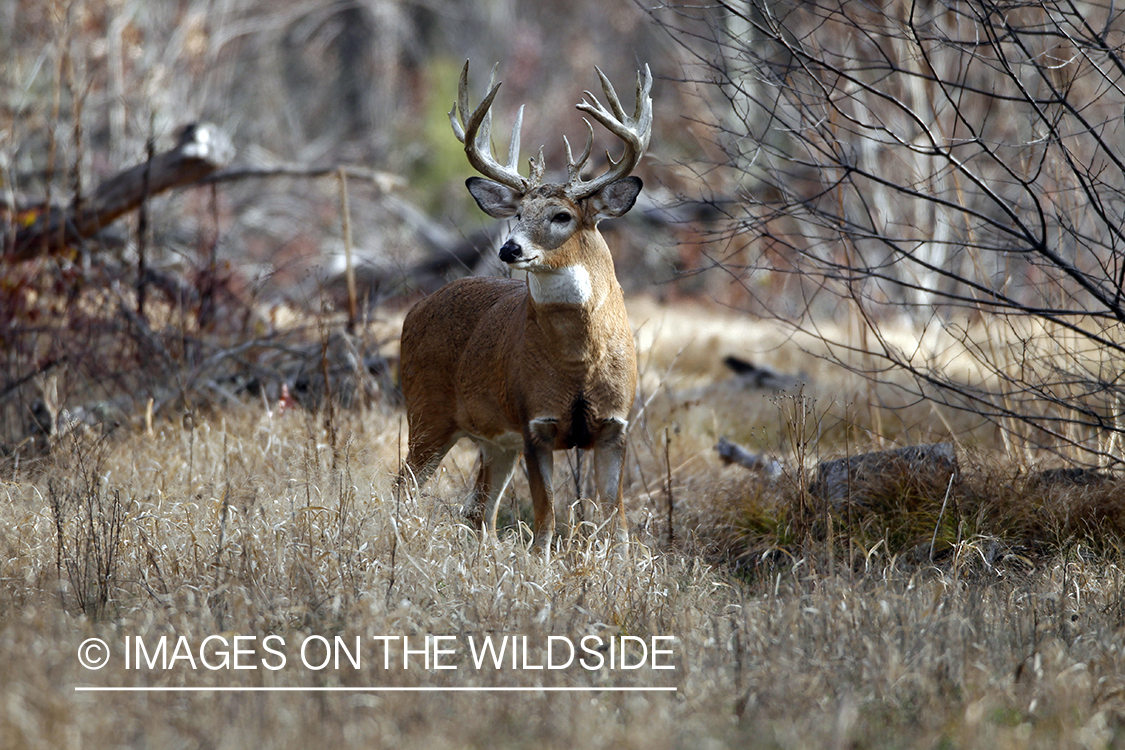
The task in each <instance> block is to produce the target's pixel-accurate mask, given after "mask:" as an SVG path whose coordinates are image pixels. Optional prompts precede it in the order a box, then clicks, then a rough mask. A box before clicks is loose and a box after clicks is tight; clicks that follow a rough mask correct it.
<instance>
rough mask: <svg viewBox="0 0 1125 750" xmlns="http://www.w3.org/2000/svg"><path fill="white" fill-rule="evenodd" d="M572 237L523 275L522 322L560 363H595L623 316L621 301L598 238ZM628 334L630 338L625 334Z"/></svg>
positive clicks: (608, 258) (610, 262)
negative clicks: (525, 321) (525, 299)
mask: <svg viewBox="0 0 1125 750" xmlns="http://www.w3.org/2000/svg"><path fill="white" fill-rule="evenodd" d="M594 235H595V236H593V237H589V238H587V237H575V238H574V239H573V240H572V241H571V243H568V244H573V245H574V247H573V248H569V247H566V248H561V249H560V250H565V251H566V252H559V253H556V254H555V255H554V256H553V257H552V259H551V260H552V262H551V264H550V265H549V266H540V267H538V268H536V269H534V270H531V271H530V272H529V273H528V279H527V283H528V292H529V293H528V318H529V320H530V321H532V322H533V324H534V325H535V327H536V328H537V329H538V330H539V331H540V332H541V333H542V335H543V337H544V339H545V341H544V343H545V344H546V345H547V346H549V347H550V348H551V351H553V352H554V354H555V356H556V357H558V358H559V359H561V360H568V361H582V362H585V363H587V364H589V363H591V362H594V361H597V360H600V359H601V358H602V356H604V353H605V349H606V347H607V346H608V345H609V342H610V341H611V340H613V338H614V336H613V333H614V332H615V327H620V325H621V320H623V319H625V318H624V310H625V305H624V297H623V296H622V293H621V285H620V284H618V283H617V277H616V275H614V270H613V258H612V256H610V254H609V248H608V247H607V246H606V245H605V241H604V240H602V238H601V235H600V234H597V233H594ZM630 335H631V334H630Z"/></svg>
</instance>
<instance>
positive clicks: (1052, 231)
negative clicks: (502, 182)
mask: <svg viewBox="0 0 1125 750" xmlns="http://www.w3.org/2000/svg"><path fill="white" fill-rule="evenodd" d="M1122 34H1123V31H1122V24H1121V22H1120V20H1119V15H1118V11H1117V10H1116V9H1115V7H1114V6H1112V5H1099V4H1097V3H1080V4H1074V3H1054V2H1048V1H1046V0H1043V1H1041V2H1035V3H1028V4H1021V5H1020V6H1019V7H1014V6H1010V5H1009V4H1004V3H999V2H991V0H989V1H983V0H972V1H971V2H964V3H951V4H940V3H908V2H903V1H899V0H896V1H895V2H890V3H887V4H885V5H883V6H880V7H875V6H868V5H861V4H855V3H847V2H824V3H815V4H807V3H788V2H764V1H762V0H751V1H749V2H735V3H718V4H715V5H713V6H709V7H707V8H699V7H696V6H689V5H676V4H671V5H662V6H659V7H655V8H647V7H645V6H643V5H641V4H633V3H599V2H588V1H587V0H578V1H576V2H571V3H566V4H559V3H538V2H522V1H519V0H477V1H475V2H445V1H443V0H426V1H425V2H421V1H420V2H409V1H405V0H337V1H335V2H307V3H306V2H274V3H269V4H266V3H257V2H248V1H247V2H205V1H203V0H185V1H184V2H175V3H142V2H130V1H128V0H121V1H119V2H98V1H95V0H91V1H88V2H86V1H82V0H73V1H72V2H62V1H59V2H45V3H38V2H34V3H33V2H27V1H25V0H2V1H0V50H2V52H0V54H2V55H3V62H2V65H0V76H2V77H3V78H2V84H3V85H2V90H3V100H2V101H0V185H2V188H3V193H2V194H0V210H2V214H0V218H2V219H3V222H4V227H3V229H4V258H5V261H6V262H5V263H4V266H3V268H2V269H0V283H2V284H3V287H4V295H3V302H2V303H0V317H2V322H3V329H2V333H0V336H2V337H3V352H4V357H5V359H6V362H5V369H6V375H5V381H4V383H3V384H2V387H3V394H2V396H3V403H2V407H3V408H2V409H0V431H2V432H3V439H4V440H5V442H7V443H13V442H18V441H19V440H20V439H21V438H23V437H25V436H26V435H27V430H28V428H27V424H28V415H29V414H33V415H34V414H36V410H37V409H38V412H46V413H51V412H53V411H57V409H55V408H50V407H51V404H52V403H54V404H55V406H57V405H58V404H59V403H61V402H69V403H72V404H74V403H80V404H83V405H87V404H91V403H94V402H96V403H97V404H98V405H97V407H96V409H99V410H101V411H102V412H114V411H124V412H127V413H130V414H136V413H137V402H138V400H140V401H141V402H143V401H145V400H147V399H151V406H150V407H149V409H150V411H151V412H155V413H156V414H169V415H174V414H178V413H180V412H182V411H184V410H187V411H190V410H191V409H193V408H195V407H196V406H199V405H202V404H206V403H213V402H215V401H216V400H217V401H220V402H221V401H223V400H226V399H232V398H234V399H238V398H242V397H243V396H244V395H246V394H247V393H248V394H249V395H251V396H257V395H259V394H261V395H264V396H265V397H266V398H268V399H271V400H272V399H276V398H280V397H281V392H282V391H281V389H282V386H285V387H286V388H291V389H292V390H293V391H294V392H295V393H296V394H297V397H298V398H299V399H300V400H303V401H306V402H307V403H308V405H310V406H314V407H315V406H317V405H319V404H322V403H327V402H330V401H337V402H343V403H345V404H347V403H352V402H354V401H356V400H357V399H359V400H363V401H365V402H369V401H370V400H371V399H372V398H375V397H376V396H377V395H378V394H379V393H390V392H391V391H393V386H392V385H391V383H392V382H393V378H394V375H393V370H394V367H393V357H394V346H395V338H396V336H397V328H396V325H397V323H396V320H397V318H396V317H395V316H396V315H398V314H400V313H401V311H402V310H403V309H404V308H405V307H406V306H407V305H408V303H410V302H411V301H413V300H414V299H417V298H418V296H420V295H421V294H424V293H426V292H428V291H432V290H433V289H434V288H436V287H437V286H439V285H440V284H442V283H444V282H445V281H447V280H448V279H450V278H452V277H454V276H457V275H462V274H465V273H490V274H494V273H503V272H504V269H503V268H500V264H498V263H497V261H496V260H495V258H494V252H493V247H494V245H495V238H496V234H497V233H498V231H499V228H498V227H497V226H496V225H495V224H494V223H493V222H490V221H488V220H487V219H486V217H484V216H483V215H482V214H481V213H480V212H479V210H477V208H476V207H475V206H474V205H473V204H472V201H471V199H470V198H469V196H468V194H467V192H466V191H465V189H464V187H463V180H464V178H465V177H466V176H468V175H469V174H470V173H471V170H470V168H469V166H468V164H467V162H466V160H465V158H464V154H463V152H462V149H461V146H460V144H458V143H457V142H456V140H455V139H454V138H453V137H452V134H451V132H450V128H449V123H448V118H447V114H446V113H447V112H448V110H449V108H450V106H451V104H452V102H453V99H454V94H455V89H456V83H457V76H458V73H459V69H460V67H461V65H462V64H463V62H464V60H466V59H469V60H471V65H470V69H471V70H470V81H471V86H472V90H473V96H474V98H476V97H479V96H480V95H481V94H482V93H483V91H484V89H485V83H486V81H487V76H488V71H489V69H490V67H491V66H492V64H493V63H498V66H499V68H498V70H499V73H498V75H499V78H500V79H502V80H503V81H504V86H503V88H502V90H501V93H500V96H499V98H498V103H497V105H496V106H495V107H494V110H495V113H496V116H497V118H498V121H499V122H498V127H497V131H498V132H499V131H501V130H502V129H503V128H505V127H506V126H507V124H509V123H510V122H511V121H512V117H513V116H514V114H515V111H516V109H517V108H518V107H519V106H520V105H521V104H526V105H527V107H528V108H527V113H526V117H525V121H524V133H525V137H524V143H525V146H527V147H528V152H527V154H525V157H524V158H526V156H527V155H529V154H530V153H532V151H531V149H533V148H537V147H538V146H539V144H543V145H544V146H545V148H546V154H547V160H548V164H549V165H552V166H553V167H554V168H556V169H557V168H558V167H559V166H560V165H561V164H563V163H564V162H563V151H562V149H563V140H562V136H563V135H567V136H568V137H570V138H571V139H572V140H574V139H579V138H581V135H582V130H583V127H584V126H583V125H582V123H581V119H580V118H579V116H578V114H577V113H576V112H575V111H574V105H575V104H576V103H577V102H578V101H579V100H580V99H581V96H582V91H583V90H584V89H594V88H597V87H596V76H595V74H594V67H595V66H599V67H601V69H602V70H604V71H605V72H606V74H607V75H608V76H609V78H610V79H611V80H612V81H613V82H614V83H615V85H616V87H617V89H618V91H619V93H620V94H621V96H622V98H623V99H624V101H625V104H626V107H629V106H631V102H632V90H631V89H632V80H633V77H634V76H635V74H636V71H637V69H638V68H640V67H641V66H642V65H644V64H648V65H650V66H651V68H652V71H653V74H654V76H655V79H656V84H655V86H654V89H653V100H654V105H655V125H654V132H653V137H652V145H651V147H650V151H649V153H648V155H647V156H646V157H645V159H644V160H643V162H642V164H641V167H640V169H639V174H640V175H641V176H642V177H643V178H644V180H645V184H646V190H645V193H644V197H643V200H642V202H641V203H640V204H639V205H638V207H637V209H636V210H634V211H633V212H631V214H629V215H628V216H627V217H626V218H624V219H623V220H621V221H618V222H612V223H610V224H608V225H607V226H606V231H607V232H609V233H611V234H612V237H611V238H610V244H611V246H612V247H613V248H614V251H615V254H616V260H617V264H618V269H619V276H620V277H621V280H622V284H623V286H624V287H625V289H626V293H627V296H632V297H633V298H637V297H638V296H644V297H646V298H651V299H654V300H656V301H657V302H659V303H661V304H668V303H676V302H677V301H680V300H684V299H690V300H692V302H693V304H697V303H698V304H703V305H708V306H711V308H712V309H716V310H719V309H722V310H734V311H737V312H740V313H747V314H749V315H751V316H755V317H764V318H769V319H773V320H778V321H782V322H783V323H784V324H785V325H786V326H789V327H790V329H791V330H794V331H797V332H800V333H802V334H804V335H806V337H808V338H806V339H803V340H808V339H810V338H811V340H815V341H817V342H818V348H817V349H816V354H817V356H819V357H822V358H823V359H824V360H825V361H828V362H832V363H835V364H837V365H840V366H843V367H844V368H846V369H849V370H852V371H854V372H858V373H859V374H860V375H862V376H863V377H865V378H867V379H869V381H870V382H872V383H875V384H879V385H886V386H890V389H889V390H880V391H878V392H875V391H872V392H871V393H870V394H869V401H870V403H869V406H870V408H871V409H872V410H873V411H872V414H871V417H870V419H868V420H867V421H866V422H865V423H864V425H863V430H864V431H865V434H867V436H868V438H869V439H874V440H876V441H878V440H882V439H883V438H884V437H886V438H890V439H894V438H895V436H894V435H891V434H888V430H887V428H886V425H885V422H884V420H883V419H882V418H881V417H880V416H879V415H878V414H876V413H875V412H874V410H876V409H878V408H881V407H884V406H895V405H899V404H902V403H911V402H916V401H918V400H930V401H932V402H933V403H936V404H939V405H941V406H942V408H943V409H945V410H946V411H944V412H943V414H951V413H956V414H961V415H971V416H972V417H974V418H977V419H978V421H983V422H985V423H988V424H990V425H992V426H993V427H994V428H996V429H997V431H998V435H999V436H1000V440H1001V441H1002V442H1003V444H1004V446H1005V447H1006V448H1007V449H1008V450H1009V452H1011V451H1013V450H1017V451H1018V450H1023V449H1024V448H1025V447H1030V449H1033V450H1039V449H1047V450H1050V451H1054V452H1061V453H1063V454H1064V455H1066V456H1067V457H1068V458H1069V459H1072V460H1079V461H1082V462H1084V463H1089V464H1096V465H1101V466H1107V467H1114V466H1116V464H1117V463H1118V461H1119V459H1118V458H1117V456H1118V454H1119V453H1120V451H1119V437H1120V434H1121V431H1122V426H1123V424H1125V422H1123V420H1122V415H1123V405H1125V397H1123V396H1125V394H1123V393H1122V388H1121V381H1120V377H1121V376H1120V373H1121V367H1120V360H1121V355H1122V353H1123V347H1122V336H1121V334H1120V328H1121V323H1122V322H1125V305H1123V299H1125V295H1123V294H1122V288H1123V281H1125V264H1123V263H1122V253H1121V245H1122V242H1123V241H1125V234H1123V233H1122V229H1121V226H1120V225H1121V217H1122V216H1123V215H1125V200H1123V198H1125V193H1123V192H1122V191H1123V190H1125V153H1122V151H1123V149H1122V147H1121V145H1120V143H1121V142H1122V141H1121V138H1120V137H1119V136H1120V130H1121V126H1122V112H1123V111H1125V89H1123V87H1122V80H1121V79H1122V76H1123V71H1125V62H1123V60H1122V57H1121V55H1120V46H1121V43H1122ZM193 123H200V124H202V123H209V124H210V125H199V126H198V127H196V128H189V129H187V130H185V129H184V128H185V126H188V125H191V124H193ZM211 128H214V129H213V130H212V129H211ZM201 138H202V139H204V140H203V141H200V140H199V139H201ZM193 139H194V140H193ZM227 139H229V146H228V145H227ZM611 141H612V139H610V138H608V136H607V134H605V133H604V132H599V133H598V144H599V147H603V146H610V147H612V146H613V144H612V142H611ZM204 142H205V143H204ZM201 144H202V145H201ZM505 147H506V144H503V143H500V144H497V148H498V149H502V148H505ZM201 148H206V149H210V152H209V153H210V154H211V157H213V159H212V162H213V163H211V162H209V163H208V164H207V165H206V167H207V170H206V176H205V177H203V179H202V180H201V181H199V182H192V183H191V186H185V185H184V184H178V185H176V188H177V189H173V190H168V191H157V190H155V189H152V190H151V192H152V195H149V187H147V186H148V183H147V182H145V181H147V180H149V179H150V178H151V179H153V180H156V171H155V168H154V165H157V164H158V163H159V164H164V162H161V161H160V160H161V159H162V158H164V157H165V155H166V154H170V156H169V157H168V158H173V157H175V158H179V157H182V156H183V154H184V153H187V151H186V150H190V149H201ZM169 149H171V151H169ZM176 149H179V151H177V150H176ZM191 153H195V151H192V152H191ZM177 154H179V157H177ZM603 158H604V157H603ZM189 161H190V159H189ZM173 163H175V164H181V162H173ZM146 164H147V165H150V166H149V167H145V166H144V165H146ZM131 167H135V168H136V169H137V170H139V171H135V172H133V173H132V174H133V178H134V180H133V182H134V184H135V185H136V184H140V185H141V186H142V189H140V190H139V191H136V192H137V194H138V195H140V196H142V197H143V198H144V200H137V201H136V203H137V204H139V205H136V206H131V207H130V209H129V210H128V211H126V212H123V218H122V220H119V221H116V222H113V223H110V224H108V225H107V226H95V225H97V224H99V222H96V221H94V222H87V221H85V218H84V215H83V214H82V212H81V209H82V208H83V207H84V206H89V205H94V204H96V202H97V199H98V197H99V196H101V197H104V196H106V195H109V196H110V197H114V196H116V195H117V193H116V192H114V190H111V189H109V187H107V183H106V181H107V180H109V179H110V178H111V177H112V176H113V175H117V174H119V173H122V172H123V171H124V170H127V169H129V168H131ZM600 167H601V165H600V164H594V165H592V168H594V169H597V168H600ZM146 170H147V171H146ZM189 182H190V181H189ZM114 189H115V190H116V183H114ZM158 192H159V194H157V193H158ZM48 207H53V208H48ZM86 218H88V217H86ZM87 224H90V226H89V227H87ZM349 258H352V260H351V261H349V260H348V259H349ZM310 312H316V313H318V315H317V316H310V315H309V314H308V313H310ZM320 314H323V315H320ZM333 316H335V317H333ZM344 331H347V332H348V334H354V333H356V332H357V331H358V332H359V333H360V335H359V336H358V337H354V336H351V335H345V334H344ZM94 355H96V356H94ZM715 359H716V361H718V356H716V357H715ZM63 371H65V372H66V373H67V377H66V378H65V379H59V382H63V383H66V385H64V386H63V387H64V389H65V390H66V391H67V392H66V393H65V394H62V395H56V394H53V393H51V386H52V383H49V382H48V379H49V378H50V376H51V375H52V374H54V373H61V372H63ZM83 391H89V392H83ZM892 392H893V393H896V394H897V395H895V396H894V397H888V396H884V395H880V394H886V393H892ZM325 396H331V397H332V398H329V399H327V400H326V399H325ZM37 404H38V405H39V406H37ZM44 404H46V407H44V406H43V405H44ZM84 418H85V417H84ZM91 418H93V417H91ZM99 418H102V417H99ZM71 419H72V420H73V419H76V417H75V416H74V415H73V414H72V415H71ZM36 424H38V425H39V428H40V430H41V431H46V432H48V433H49V432H51V431H52V430H55V429H57V426H58V425H57V419H56V417H50V416H46V417H36V418H35V419H34V420H32V429H34V428H35V425H36ZM938 429H939V431H940V430H945V431H946V432H947V433H957V432H958V431H960V430H962V429H963V430H966V431H967V430H971V429H973V428H972V427H963V428H962V427H960V426H956V425H953V424H952V423H951V422H950V421H949V418H944V422H943V424H942V425H940V426H939V427H938Z"/></svg>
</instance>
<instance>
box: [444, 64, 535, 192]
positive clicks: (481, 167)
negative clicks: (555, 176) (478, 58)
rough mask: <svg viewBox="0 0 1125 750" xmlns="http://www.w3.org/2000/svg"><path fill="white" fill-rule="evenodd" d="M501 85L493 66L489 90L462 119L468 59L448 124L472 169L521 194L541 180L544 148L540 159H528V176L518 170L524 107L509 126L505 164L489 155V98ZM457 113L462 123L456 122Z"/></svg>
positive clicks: (466, 98) (465, 110) (466, 103)
mask: <svg viewBox="0 0 1125 750" xmlns="http://www.w3.org/2000/svg"><path fill="white" fill-rule="evenodd" d="M499 88H500V84H499V83H496V66H493V68H492V75H491V76H489V79H488V93H487V94H486V95H485V97H484V99H482V100H481V103H480V104H479V105H478V106H477V108H476V109H474V110H473V111H472V114H471V115H469V117H468V120H466V119H465V116H466V114H467V113H468V112H469V61H468V60H466V61H465V67H464V69H463V70H462V71H461V82H460V84H459V85H458V87H457V101H456V102H455V103H454V105H453V109H451V110H450V111H449V123H450V125H452V126H453V134H454V135H455V136H457V140H459V141H461V143H464V144H465V154H466V155H467V156H468V157H469V163H470V164H472V165H473V169H475V170H477V171H478V172H480V173H481V174H482V175H484V176H485V177H487V178H489V179H491V180H495V181H496V182H499V183H500V184H501V185H507V186H508V187H510V188H512V189H513V190H518V191H519V192H520V193H527V192H528V191H529V190H530V189H531V188H533V187H536V186H537V185H539V184H540V183H541V182H542V181H543V149H542V148H540V149H539V158H538V159H530V160H529V161H530V165H531V175H530V177H524V176H523V175H521V174H520V173H519V169H518V168H517V167H516V162H517V161H518V160H519V156H520V129H521V127H522V125H523V107H522V106H521V107H520V109H519V112H518V113H517V114H516V122H515V125H513V126H512V139H511V142H510V144H509V146H508V163H507V164H500V162H498V161H496V157H494V156H493V155H492V111H491V107H492V100H493V99H495V98H496V92H497V90H499ZM458 114H459V115H460V118H461V122H457V116H458Z"/></svg>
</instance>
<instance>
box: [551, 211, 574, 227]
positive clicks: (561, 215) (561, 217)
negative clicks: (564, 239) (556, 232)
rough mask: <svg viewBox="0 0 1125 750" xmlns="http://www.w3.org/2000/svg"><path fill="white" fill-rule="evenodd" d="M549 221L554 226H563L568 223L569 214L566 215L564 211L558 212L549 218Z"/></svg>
mask: <svg viewBox="0 0 1125 750" xmlns="http://www.w3.org/2000/svg"><path fill="white" fill-rule="evenodd" d="M551 221H553V222H554V223H556V224H565V223H567V222H568V221H570V214H568V213H567V212H566V211H559V212H558V213H557V214H555V215H554V216H552V217H551Z"/></svg>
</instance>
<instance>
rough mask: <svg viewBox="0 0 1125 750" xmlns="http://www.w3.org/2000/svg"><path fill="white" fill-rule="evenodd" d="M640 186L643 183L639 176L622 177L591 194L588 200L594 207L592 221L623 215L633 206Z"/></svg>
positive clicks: (639, 192) (642, 185)
mask: <svg viewBox="0 0 1125 750" xmlns="http://www.w3.org/2000/svg"><path fill="white" fill-rule="evenodd" d="M642 187H644V183H643V182H641V178H640V177H623V178H621V179H620V180H618V181H617V182H611V183H609V184H608V185H606V186H605V187H604V188H602V189H601V190H599V191H598V192H596V193H594V194H593V195H591V196H590V198H589V200H590V206H591V207H592V208H593V209H594V221H595V222H598V221H601V220H602V219H616V218H617V217H618V216H624V215H625V214H626V213H628V211H629V209H630V208H632V207H633V204H634V203H635V202H636V200H637V196H638V195H640V194H641V188H642Z"/></svg>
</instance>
